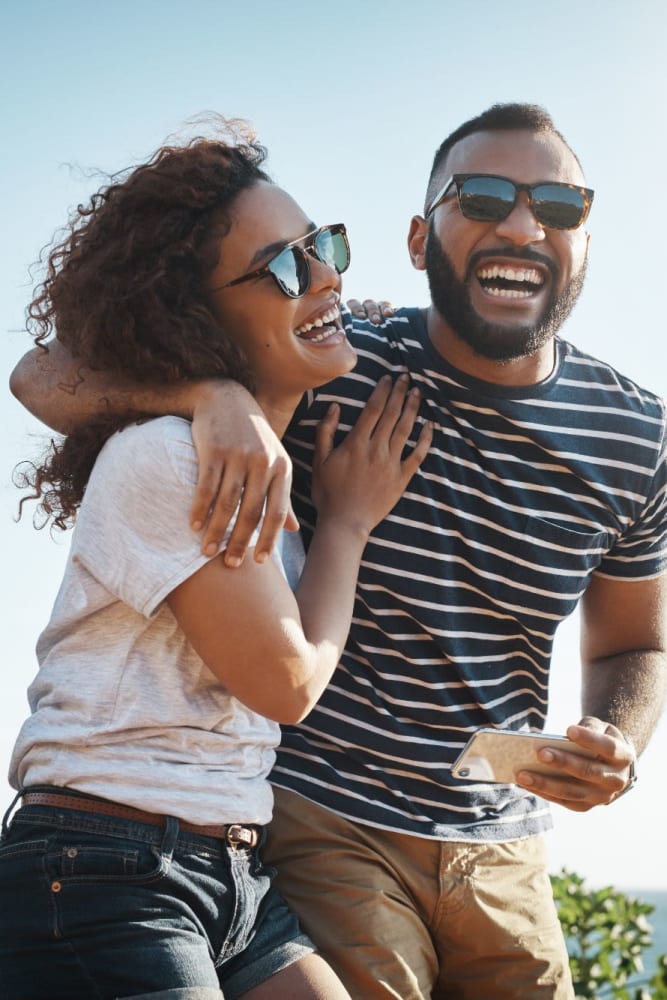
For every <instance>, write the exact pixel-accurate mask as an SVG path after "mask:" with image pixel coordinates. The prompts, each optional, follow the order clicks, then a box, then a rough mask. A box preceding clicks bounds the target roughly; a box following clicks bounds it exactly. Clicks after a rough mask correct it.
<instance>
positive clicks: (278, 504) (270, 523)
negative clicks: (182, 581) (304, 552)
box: [225, 477, 299, 563]
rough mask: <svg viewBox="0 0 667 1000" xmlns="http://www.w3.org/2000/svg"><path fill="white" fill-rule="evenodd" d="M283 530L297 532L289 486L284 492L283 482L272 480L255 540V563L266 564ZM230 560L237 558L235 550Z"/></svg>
mask: <svg viewBox="0 0 667 1000" xmlns="http://www.w3.org/2000/svg"><path fill="white" fill-rule="evenodd" d="M290 478H291V477H290ZM288 482H289V480H288ZM285 505H287V506H285ZM283 528H286V529H287V530H288V531H298V530H299V522H298V521H297V519H296V517H295V516H294V512H293V510H292V508H291V506H290V501H289V486H288V487H287V492H285V481H284V480H282V479H275V478H274V479H273V480H272V481H271V484H270V486H269V490H268V493H267V494H266V510H265V512H264V520H263V521H262V528H261V531H260V533H259V538H258V539H257V545H256V546H255V561H256V562H260V563H262V562H266V560H267V559H268V558H269V556H270V555H271V551H272V550H273V547H274V545H275V544H276V542H277V541H278V538H279V537H280V532H281V531H282V529H283ZM232 538H233V532H232ZM231 542H232V539H230V543H231ZM239 547H240V546H239ZM227 551H228V552H229V546H228V547H227ZM226 558H227V556H225V561H226ZM230 558H232V559H233V558H237V550H236V549H234V550H233V551H232V554H231V556H230Z"/></svg>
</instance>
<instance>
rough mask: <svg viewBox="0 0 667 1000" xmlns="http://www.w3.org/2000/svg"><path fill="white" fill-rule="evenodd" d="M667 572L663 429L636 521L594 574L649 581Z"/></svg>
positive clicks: (666, 480)
mask: <svg viewBox="0 0 667 1000" xmlns="http://www.w3.org/2000/svg"><path fill="white" fill-rule="evenodd" d="M665 571H667V439H666V436H665V430H664V429H663V436H662V442H661V445H660V447H659V449H658V461H657V463H656V468H655V473H654V476H653V479H652V481H651V486H650V489H649V491H648V495H647V496H646V498H645V500H644V502H643V504H642V505H641V509H640V511H639V514H638V516H637V518H636V519H635V520H634V521H633V522H632V524H631V525H630V526H629V528H628V530H627V531H626V532H625V533H624V534H623V535H621V537H620V538H619V539H618V541H617V542H616V544H615V545H614V546H613V548H612V549H611V550H610V552H608V553H607V555H606V556H605V558H604V559H603V560H602V563H601V564H600V567H599V568H598V570H597V572H598V573H599V574H600V575H601V576H609V577H613V578H615V579H630V580H650V579H652V578H654V577H656V576H660V575H661V574H662V573H664V572H665Z"/></svg>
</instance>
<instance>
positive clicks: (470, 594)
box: [273, 309, 667, 841]
mask: <svg viewBox="0 0 667 1000" xmlns="http://www.w3.org/2000/svg"><path fill="white" fill-rule="evenodd" d="M351 337H352V340H353V342H354V345H355V347H356V348H357V350H358V352H359V361H358V364H357V367H356V368H355V370H354V371H353V372H352V373H350V374H349V375H346V376H344V377H342V378H340V379H337V380H336V381H335V382H333V383H331V384H329V385H328V386H326V387H324V388H322V389H321V390H317V392H316V393H315V394H314V395H313V396H312V397H311V399H310V400H309V403H310V405H309V406H304V407H302V408H301V410H300V411H299V413H298V414H297V417H296V418H295V421H294V423H293V425H292V427H291V428H290V431H289V433H288V437H287V443H288V447H289V448H290V451H291V453H292V456H293V459H294V466H295V469H294V476H295V497H294V501H295V507H296V510H297V513H298V515H299V517H300V519H301V522H302V525H303V532H304V538H305V541H306V545H307V544H308V540H309V537H310V534H311V532H312V526H313V524H314V517H315V514H314V510H313V507H312V505H311V503H310V499H309V497H310V489H309V479H310V465H311V460H312V454H313V444H314V432H315V427H316V424H317V422H318V421H319V420H320V419H321V417H322V416H323V415H324V413H325V412H326V409H327V407H328V405H329V404H330V403H331V402H332V401H337V402H338V403H340V405H341V430H342V431H346V430H347V429H349V427H350V426H352V425H353V424H354V422H355V419H356V417H357V415H358V413H359V410H360V408H361V407H363V405H364V402H365V400H366V399H367V398H368V395H369V393H370V391H371V390H372V388H373V386H374V385H375V384H376V382H377V381H378V379H379V378H380V376H381V375H383V374H384V373H387V372H388V373H390V374H392V375H393V376H397V375H398V374H400V373H401V372H404V371H407V372H409V373H410V375H411V377H412V381H413V383H414V384H416V385H418V386H419V388H420V389H421V392H422V396H423V402H422V405H421V411H420V415H421V418H422V419H430V420H432V421H433V422H434V425H435V433H434V441H433V445H432V447H431V450H430V453H429V455H428V457H427V459H426V460H425V462H424V463H423V465H422V467H421V469H420V470H419V472H418V473H417V475H416V476H415V478H414V479H413V480H412V482H411V483H410V485H409V487H408V489H407V491H406V493H405V495H404V496H403V497H402V499H401V500H400V501H399V503H398V504H397V505H396V507H395V508H394V510H393V511H392V512H391V514H390V515H389V516H388V517H387V518H386V519H385V521H384V522H383V523H382V524H381V525H380V526H379V527H378V528H377V529H376V530H375V531H374V532H373V535H372V537H371V539H370V541H369V544H368V546H367V548H366V550H365V553H364V557H363V562H362V566H361V571H360V575H359V583H358V588H357V598H356V604H355V610H354V619H353V623H352V629H351V632H350V637H349V640H348V645H347V649H346V652H345V654H344V656H343V658H342V661H341V664H340V666H339V667H338V669H337V671H336V673H335V675H334V677H333V679H332V681H331V683H330V685H329V688H328V689H327V691H326V692H325V694H324V696H323V697H322V699H321V701H320V703H319V704H318V706H317V707H316V708H315V709H314V711H313V712H311V714H310V715H309V716H308V718H307V719H306V720H305V721H304V722H303V723H301V724H300V725H298V726H293V727H286V728H285V729H284V736H283V743H282V749H281V750H280V752H279V757H278V763H277V766H276V769H275V771H274V774H273V779H274V782H275V783H276V784H278V785H281V786H283V787H287V788H291V789H292V790H294V791H296V792H298V793H300V794H302V795H305V796H306V797H307V798H309V799H311V800H314V801H315V802H318V803H320V804H321V805H323V806H325V807H328V808H330V809H332V810H333V811H335V812H338V813H340V814H342V815H344V816H347V817H349V818H351V819H353V820H357V821H360V822H364V823H367V824H370V825H375V826H379V827H383V828H387V829H392V830H397V831H400V832H405V833H415V834H417V835H421V836H424V837H432V838H440V839H448V840H461V841H466V840H493V841H502V840H507V839H514V838H516V837H523V836H527V835H530V834H532V833H536V832H539V831H541V830H544V829H546V828H547V827H548V826H549V825H550V819H549V812H548V807H547V805H546V804H545V803H544V802H543V801H542V800H539V799H536V798H535V797H533V796H530V795H527V794H526V793H525V792H523V790H521V789H519V788H517V787H515V786H485V785H477V784H475V785H473V784H471V783H465V782H462V781H456V780H454V779H452V778H451V775H450V766H451V763H452V761H453V760H454V758H455V756H456V755H457V754H458V752H459V751H460V749H461V748H462V746H463V744H464V743H465V741H466V739H467V737H468V735H469V734H470V732H471V731H472V730H474V729H476V728H478V727H480V726H489V725H490V726H504V727H511V728H515V729H524V730H525V729H533V730H536V729H541V728H542V726H543V724H544V719H545V716H546V711H547V688H548V679H549V666H550V658H551V651H552V643H553V637H554V632H555V630H556V627H557V625H558V623H559V622H560V621H562V620H563V619H564V618H565V617H566V616H567V615H569V614H570V612H571V611H572V610H573V609H574V607H575V606H576V604H577V601H578V600H579V598H580V596H581V594H582V593H583V591H584V590H585V588H586V586H587V583H588V581H589V579H590V576H591V574H592V573H594V572H597V573H602V574H605V575H607V576H610V577H614V578H618V579H624V580H642V579H650V578H652V577H655V576H657V575H658V574H660V573H662V572H663V571H664V570H665V569H666V568H667V495H666V462H665V447H664V444H665V413H664V407H663V404H662V403H661V401H660V400H659V399H658V398H657V397H656V396H654V395H652V394H651V393H648V392H646V391H644V390H642V389H640V388H638V387H637V386H636V385H635V384H634V383H633V382H631V381H630V380H628V379H626V378H623V377H622V376H620V375H619V374H618V373H617V372H615V371H614V370H613V369H612V368H610V367H609V366H608V365H605V364H602V363H600V362H598V361H596V360H594V359H592V358H590V357H587V356H586V355H584V354H582V353H581V352H580V351H578V350H576V349H575V348H574V347H572V346H571V345H570V344H568V343H566V342H565V341H562V340H558V341H557V363H556V366H555V369H554V372H553V373H552V375H551V376H550V377H549V378H548V379H547V380H546V381H544V382H542V383H540V384H539V385H536V386H525V387H521V388H519V389H516V388H507V387H502V386H496V385H490V384H488V383H484V382H479V381H477V380H475V379H472V378H470V377H468V376H465V375H463V374H462V373H460V372H458V371H456V370H455V369H453V368H451V367H450V366H449V365H448V364H447V363H446V362H445V361H444V360H443V359H442V358H441V357H440V356H439V355H438V354H437V353H436V351H435V350H434V349H433V348H432V346H431V345H430V342H429V340H428V337H427V334H426V329H425V325H424V321H423V318H422V316H421V314H420V312H419V311H418V310H416V309H405V310H400V311H399V313H398V314H397V316H396V317H395V318H393V319H392V320H391V321H388V322H387V323H385V324H384V326H383V327H382V328H376V327H371V326H370V325H368V324H357V323H356V322H355V329H354V331H353V333H352V334H351ZM578 682H579V676H578V673H577V672H576V671H573V681H572V683H573V712H575V713H576V707H577V695H576V694H575V693H574V692H575V691H576V690H578Z"/></svg>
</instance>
